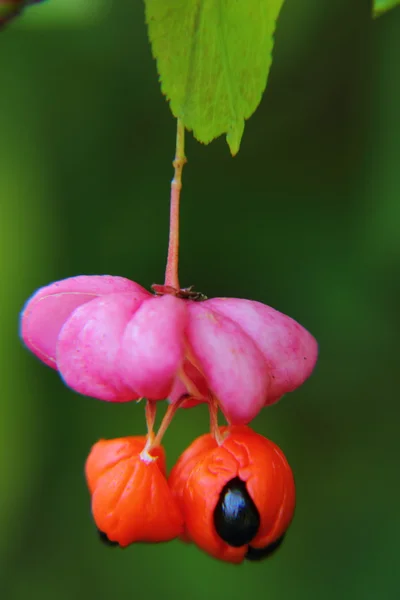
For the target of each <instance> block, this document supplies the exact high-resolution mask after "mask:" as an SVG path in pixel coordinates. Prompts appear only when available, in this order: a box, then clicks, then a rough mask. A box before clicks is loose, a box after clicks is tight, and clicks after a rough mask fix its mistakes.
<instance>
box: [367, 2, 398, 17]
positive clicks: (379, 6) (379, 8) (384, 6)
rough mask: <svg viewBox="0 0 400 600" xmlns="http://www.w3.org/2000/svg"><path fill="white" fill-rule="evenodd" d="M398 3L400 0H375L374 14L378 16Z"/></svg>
mask: <svg viewBox="0 0 400 600" xmlns="http://www.w3.org/2000/svg"><path fill="white" fill-rule="evenodd" d="M398 4H400V0H374V8H373V10H374V16H375V17H378V16H379V15H381V14H383V13H384V12H386V11H388V10H390V9H391V8H394V7H395V6H397V5H398Z"/></svg>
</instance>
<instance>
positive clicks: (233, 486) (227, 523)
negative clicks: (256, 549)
mask: <svg viewBox="0 0 400 600" xmlns="http://www.w3.org/2000/svg"><path fill="white" fill-rule="evenodd" d="M214 526H215V530H216V532H217V533H218V535H219V537H220V538H221V539H222V540H223V541H224V542H226V543H227V544H229V545H230V546H233V547H234V548H239V547H240V546H244V545H245V544H249V543H250V542H251V540H252V539H253V538H254V537H255V536H256V534H257V532H258V529H259V527H260V515H259V512H258V510H257V508H256V505H255V504H254V502H253V500H252V499H251V497H250V495H249V493H248V491H247V489H246V484H245V482H244V481H242V480H241V479H239V477H235V478H234V479H231V480H230V481H228V483H227V484H225V486H224V487H223V489H222V491H221V494H220V497H219V500H218V503H217V506H216V507H215V510H214Z"/></svg>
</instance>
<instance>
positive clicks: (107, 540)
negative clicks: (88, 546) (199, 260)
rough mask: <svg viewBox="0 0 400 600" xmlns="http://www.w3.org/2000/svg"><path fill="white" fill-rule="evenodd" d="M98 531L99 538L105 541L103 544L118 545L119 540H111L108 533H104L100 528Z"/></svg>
mask: <svg viewBox="0 0 400 600" xmlns="http://www.w3.org/2000/svg"><path fill="white" fill-rule="evenodd" d="M97 533H98V534H99V538H100V541H101V542H103V544H105V545H106V546H118V545H119V544H118V542H112V541H111V540H109V539H108V537H107V536H106V534H105V533H104V531H100V529H98V530H97Z"/></svg>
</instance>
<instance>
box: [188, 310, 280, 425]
mask: <svg viewBox="0 0 400 600" xmlns="http://www.w3.org/2000/svg"><path fill="white" fill-rule="evenodd" d="M187 337H188V341H189V345H190V347H191V349H192V351H193V353H194V355H195V358H196V359H197V361H198V366H199V369H200V370H201V371H202V372H203V374H204V376H205V378H206V380H207V383H208V385H209V387H210V389H211V391H212V392H213V394H214V395H215V396H216V397H217V398H218V401H219V404H220V406H221V409H222V411H223V413H224V415H225V417H226V418H227V419H228V421H229V422H230V423H232V424H245V423H249V422H250V421H251V420H252V419H253V418H254V417H255V416H256V415H257V414H258V413H259V411H260V410H261V408H262V407H263V405H264V402H265V398H266V397H267V395H268V390H269V384H270V381H269V373H268V368H267V364H266V362H265V359H264V357H263V355H262V354H261V351H260V350H259V349H258V348H257V346H256V344H255V343H254V342H253V340H252V339H251V338H250V337H249V336H248V335H247V334H246V333H245V332H244V331H243V330H242V329H241V328H240V327H239V326H238V325H237V324H236V323H235V322H234V321H233V320H231V319H230V318H228V317H226V316H224V315H222V314H220V313H218V312H216V311H214V310H213V309H212V307H211V306H209V305H207V302H199V303H191V304H190V305H189V323H188V328H187Z"/></svg>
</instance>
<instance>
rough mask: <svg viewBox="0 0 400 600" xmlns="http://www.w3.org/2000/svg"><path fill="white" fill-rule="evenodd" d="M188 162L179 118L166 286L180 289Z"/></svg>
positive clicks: (182, 128)
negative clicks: (182, 207)
mask: <svg viewBox="0 0 400 600" xmlns="http://www.w3.org/2000/svg"><path fill="white" fill-rule="evenodd" d="M185 163H186V157H185V127H184V125H183V123H182V121H181V120H180V119H178V120H177V129H176V152H175V160H174V162H173V163H172V164H173V167H174V169H175V173H174V178H173V180H172V182H171V209H170V220H169V244H168V259H167V268H166V270H165V284H164V285H165V286H169V287H172V288H174V289H175V290H177V291H178V290H179V289H180V286H179V278H178V262H179V201H180V195H181V189H182V169H183V166H184V164H185Z"/></svg>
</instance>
